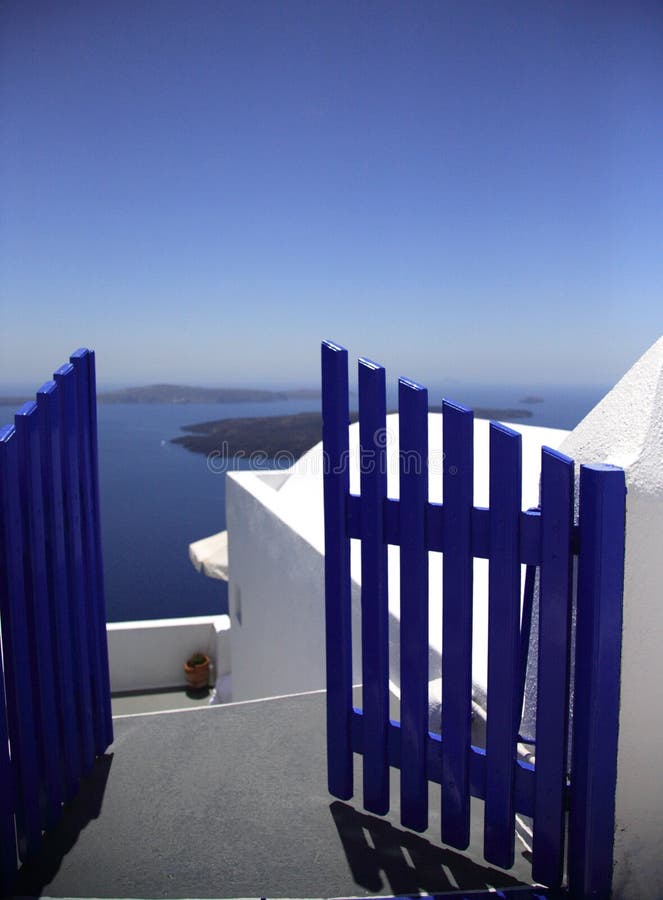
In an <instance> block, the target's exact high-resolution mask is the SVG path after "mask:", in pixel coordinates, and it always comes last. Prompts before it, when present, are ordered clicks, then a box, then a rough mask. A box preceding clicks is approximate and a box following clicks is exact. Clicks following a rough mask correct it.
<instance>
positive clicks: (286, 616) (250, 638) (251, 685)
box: [226, 472, 359, 700]
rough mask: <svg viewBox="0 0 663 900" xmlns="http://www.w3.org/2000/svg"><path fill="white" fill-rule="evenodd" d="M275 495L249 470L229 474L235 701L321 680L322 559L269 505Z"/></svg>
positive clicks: (308, 686) (300, 688) (320, 684)
mask: <svg viewBox="0 0 663 900" xmlns="http://www.w3.org/2000/svg"><path fill="white" fill-rule="evenodd" d="M274 474H275V475H278V473H274ZM276 483H278V481H277V482H276ZM274 494H275V490H274V488H272V487H271V486H268V484H267V483H266V479H263V478H262V477H261V476H260V475H257V474H256V473H254V472H234V473H231V474H229V475H228V477H227V484H226V522H227V526H228V560H229V574H230V580H229V589H228V603H229V612H230V617H231V623H232V628H231V637H232V659H233V668H232V692H233V700H249V699H253V698H257V697H269V696H275V695H278V694H288V693H294V692H297V691H307V690H318V689H319V688H323V687H324V686H325V620H324V557H323V556H322V554H321V553H320V551H319V550H318V549H317V548H316V547H314V546H313V545H312V544H311V543H310V542H309V541H308V540H307V539H306V537H304V536H303V535H301V534H299V533H298V532H297V531H296V530H294V529H292V528H290V527H288V525H287V524H285V523H284V522H283V520H282V519H281V518H280V517H279V515H278V514H277V512H276V511H274V510H273V509H271V508H270V506H272V505H273V504H274V500H275V497H274ZM353 605H354V608H355V610H356V611H357V610H358V592H357V588H356V587H355V590H354V604H353ZM353 630H354V632H355V634H358V633H359V630H358V622H357V621H356V620H355V622H354V627H353ZM358 659H359V652H358V648H357V652H356V653H355V664H356V665H358ZM355 671H358V669H356V670H355ZM355 680H358V679H355Z"/></svg>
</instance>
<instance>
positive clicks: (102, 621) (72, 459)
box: [0, 349, 113, 893]
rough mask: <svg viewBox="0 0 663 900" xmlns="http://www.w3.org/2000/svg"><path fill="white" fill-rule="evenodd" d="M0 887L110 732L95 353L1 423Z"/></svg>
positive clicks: (54, 817)
mask: <svg viewBox="0 0 663 900" xmlns="http://www.w3.org/2000/svg"><path fill="white" fill-rule="evenodd" d="M0 554H1V555H0V634H1V637H2V667H1V669H0V674H1V676H2V682H1V683H0V841H1V844H0V846H1V850H0V893H1V892H2V891H3V890H4V891H7V890H8V885H10V883H11V881H12V879H13V877H14V875H15V873H16V871H17V868H18V865H19V862H22V861H24V860H26V859H27V858H28V857H29V856H30V855H31V854H33V853H34V852H35V851H37V850H38V848H39V846H40V843H41V839H42V832H45V831H48V830H49V829H51V828H53V827H54V825H55V824H56V823H57V821H58V819H59V818H60V815H61V812H62V805H63V803H67V802H68V801H70V800H72V799H73V798H74V796H75V795H76V792H77V790H78V787H79V784H80V779H81V776H82V775H84V774H85V773H87V772H88V771H90V769H91V768H92V765H93V763H94V760H95V757H96V756H98V755H101V754H102V753H103V752H104V751H105V750H106V748H107V747H108V746H109V744H110V743H111V742H112V740H113V725H112V718H111V706H110V678H109V669H108V647H107V642H106V614H105V602H104V590H103V576H102V558H101V536H100V526H99V483H98V465H97V417H96V382H95V367H94V353H93V352H91V351H89V350H86V349H81V350H77V351H76V352H75V353H74V354H72V356H71V358H70V362H69V363H67V364H66V365H64V366H61V367H60V368H59V369H58V370H57V371H56V372H55V374H54V378H53V380H52V381H47V382H46V383H45V384H44V385H43V386H42V387H41V388H40V389H39V391H38V392H37V395H36V401H30V402H28V403H26V404H24V405H23V406H22V407H21V408H20V409H19V410H18V412H17V413H16V416H15V421H14V424H13V425H7V426H4V427H3V428H0Z"/></svg>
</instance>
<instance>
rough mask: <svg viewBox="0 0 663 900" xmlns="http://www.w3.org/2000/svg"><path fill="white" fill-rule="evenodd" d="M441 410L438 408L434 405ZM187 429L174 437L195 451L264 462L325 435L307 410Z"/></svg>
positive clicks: (486, 412) (515, 413)
mask: <svg viewBox="0 0 663 900" xmlns="http://www.w3.org/2000/svg"><path fill="white" fill-rule="evenodd" d="M431 412H439V408H431ZM474 414H475V416H476V417H477V418H478V419H496V420H499V421H504V422H512V421H513V420H514V419H529V418H530V417H531V415H532V413H531V412H530V411H529V410H528V409H497V408H495V409H493V408H488V407H486V408H482V407H479V408H477V409H475V410H474ZM350 421H351V422H356V421H357V414H356V413H351V414H350ZM181 430H182V431H186V432H188V433H187V434H184V435H181V436H180V437H176V438H173V439H172V443H173V444H180V445H181V446H182V447H186V449H187V450H191V451H192V452H193V453H205V454H209V453H220V454H221V455H222V456H223V457H224V458H228V459H231V458H232V457H237V456H241V457H244V458H246V457H248V456H250V455H251V454H260V458H261V462H265V461H266V460H268V459H275V458H283V457H285V455H286V454H287V455H288V457H289V458H291V459H293V460H295V459H298V458H299V457H300V456H301V455H302V454H303V453H305V452H306V451H307V450H310V448H311V447H313V446H314V445H315V444H317V443H318V442H319V441H320V440H321V438H322V416H321V414H320V413H319V412H304V413H296V414H291V415H284V416H260V417H254V418H238V419H218V420H216V421H213V422H198V423H197V424H195V425H183V426H182V429H181Z"/></svg>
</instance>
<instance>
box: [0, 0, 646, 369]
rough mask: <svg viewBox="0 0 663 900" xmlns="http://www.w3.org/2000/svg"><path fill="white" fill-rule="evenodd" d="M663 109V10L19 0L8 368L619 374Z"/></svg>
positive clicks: (7, 135) (4, 267) (9, 187)
mask: <svg viewBox="0 0 663 900" xmlns="http://www.w3.org/2000/svg"><path fill="white" fill-rule="evenodd" d="M662 98H663V7H662V6H661V4H660V3H656V2H652V3H648V4H642V3H637V2H634V3H628V2H626V0H625V2H623V3H612V2H605V3H604V2H598V0H597V2H584V3H583V2H579V3H575V2H574V3H571V2H561V0H560V2H538V0H537V2H532V0H523V2H495V0H489V2H481V3H479V2H461V0H457V2H454V3H451V2H443V0H436V2H429V3H425V2H405V0H401V2H358V0H353V2H346V0H325V2H314V0H306V2H295V0H287V2H277V0H265V2H251V0H237V2H235V0H177V2H173V0H158V2H155V0H92V2H82V0H80V2H79V0H77V2H73V0H58V2H56V3H53V2H47V0H44V2H36V0H4V2H3V3H2V4H0V198H1V199H0V304H1V305H0V325H1V328H0V351H1V360H0V384H5V385H6V384H9V383H12V382H14V383H19V382H23V383H25V382H29V383H31V382H39V381H40V380H42V379H43V378H44V377H45V376H46V375H47V374H48V372H49V371H50V370H51V369H52V368H53V367H54V366H55V365H57V364H59V363H60V362H61V361H62V360H63V359H64V358H66V356H67V355H68V353H69V351H70V350H72V349H74V348H75V347H77V346H79V345H81V344H83V345H87V346H90V347H93V348H94V349H96V351H97V355H98V369H99V378H100V381H101V382H106V383H146V382H153V381H157V380H170V381H181V382H190V383H202V384H230V383H245V384H265V383H267V382H270V381H272V382H275V383H278V384H284V383H288V382H295V383H301V384H315V383H316V381H317V378H318V357H319V342H320V339H321V338H324V337H331V338H333V339H335V340H337V341H340V342H341V343H345V344H346V346H348V347H349V349H350V350H351V352H352V354H353V355H354V356H356V355H359V354H366V355H369V356H371V357H373V358H374V359H377V360H379V361H381V362H383V363H384V364H385V365H387V366H388V368H389V374H390V375H393V376H394V377H395V376H396V375H399V374H408V375H410V376H412V377H415V378H419V379H421V380H428V381H436V382H439V381H441V380H442V379H443V378H445V377H450V376H453V377H456V378H459V379H463V380H474V381H486V380H495V381H503V382H509V381H518V382H521V383H522V382H527V381H528V380H531V381H534V382H536V383H541V382H563V381H580V382H584V381H586V382H611V381H613V380H615V379H616V378H617V377H619V376H620V375H621V374H622V372H623V371H624V370H625V369H626V368H628V366H629V365H630V364H631V363H632V362H633V361H634V360H635V359H636V358H637V357H638V356H639V355H640V354H641V353H642V352H643V351H644V350H645V349H646V348H647V347H648V346H649V345H650V344H651V343H652V342H653V341H654V340H655V339H656V338H657V337H658V336H659V335H660V334H661V332H663V314H662V310H663V302H662V301H663V246H662V244H663V240H662V237H663V114H662V113H663V99H662ZM35 386H36V385H35Z"/></svg>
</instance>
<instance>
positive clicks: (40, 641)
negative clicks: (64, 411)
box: [14, 401, 64, 829]
mask: <svg viewBox="0 0 663 900" xmlns="http://www.w3.org/2000/svg"><path fill="white" fill-rule="evenodd" d="M14 424H15V427H16V441H17V446H18V457H19V466H18V472H19V493H20V498H21V506H22V508H23V541H24V554H25V588H26V592H25V601H26V608H27V618H28V628H29V629H30V634H31V651H32V652H31V666H30V669H31V675H32V687H33V697H34V700H35V723H36V735H37V743H38V752H39V754H40V773H41V801H42V810H43V817H42V827H43V828H44V829H47V828H52V827H53V826H54V825H55V824H56V822H57V821H58V819H59V818H60V815H61V803H62V800H63V799H64V789H63V779H62V760H61V756H60V750H61V747H62V744H61V741H60V727H59V722H58V716H57V711H56V705H55V690H54V686H53V682H54V678H55V671H54V668H53V642H52V630H51V608H50V607H51V604H50V597H49V593H48V577H47V570H46V535H45V529H44V506H43V499H42V482H41V451H40V446H39V422H38V411H37V404H36V403H34V402H33V401H30V402H29V403H26V404H25V405H24V406H22V407H21V408H20V409H19V410H18V412H17V413H16V415H15V417H14Z"/></svg>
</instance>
